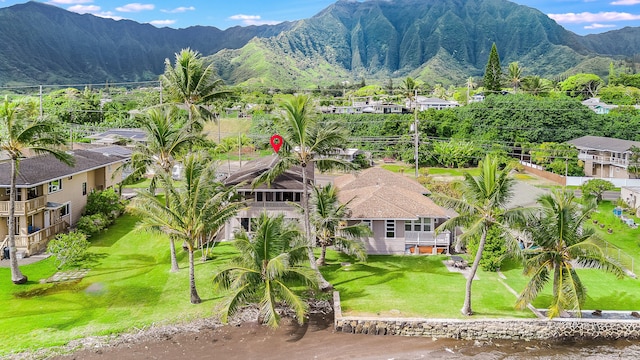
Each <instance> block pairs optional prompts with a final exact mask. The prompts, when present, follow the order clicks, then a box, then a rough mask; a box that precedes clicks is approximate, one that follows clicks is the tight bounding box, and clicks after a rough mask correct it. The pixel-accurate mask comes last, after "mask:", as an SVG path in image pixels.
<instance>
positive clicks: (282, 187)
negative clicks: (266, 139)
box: [223, 155, 314, 239]
mask: <svg viewBox="0 0 640 360" xmlns="http://www.w3.org/2000/svg"><path fill="white" fill-rule="evenodd" d="M277 160H278V157H277V156H276V155H271V156H267V157H263V158H260V159H257V160H253V161H249V162H248V163H246V164H244V165H243V166H242V168H240V169H239V170H238V171H236V172H234V173H232V174H231V175H230V176H229V177H228V178H227V179H225V180H224V181H223V182H224V184H225V185H240V187H239V190H238V191H239V193H240V194H241V195H242V196H243V198H244V199H245V200H246V201H247V207H246V208H245V209H242V210H241V211H240V212H239V213H238V215H237V216H236V217H235V218H234V219H231V220H230V221H229V222H228V223H227V224H226V226H225V231H224V238H225V239H231V238H233V234H234V233H235V232H236V231H239V230H240V229H244V230H246V231H248V232H251V231H252V229H251V227H252V220H253V219H256V218H258V217H259V216H260V213H262V212H265V211H266V212H267V213H269V214H272V215H279V214H284V217H285V218H287V219H301V218H302V213H301V212H300V210H298V208H297V207H296V206H295V205H294V204H301V202H302V168H301V167H299V166H294V167H292V168H291V169H289V170H287V171H285V172H284V174H282V175H280V176H278V177H277V178H276V179H275V180H274V181H273V182H271V183H270V184H261V185H260V186H258V187H256V188H252V186H251V183H252V181H253V180H254V179H256V178H257V177H259V176H260V175H262V174H263V173H264V172H265V171H267V170H269V169H271V168H272V167H273V166H274V165H275V163H276V161H277ZM306 171H307V179H308V180H307V181H308V182H309V187H308V188H309V189H311V186H313V182H314V173H313V166H309V167H307V168H306Z"/></svg>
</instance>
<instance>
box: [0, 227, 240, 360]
mask: <svg viewBox="0 0 640 360" xmlns="http://www.w3.org/2000/svg"><path fill="white" fill-rule="evenodd" d="M135 222H136V219H135V218H134V217H132V216H130V215H124V216H123V217H121V218H120V219H118V221H117V223H116V225H115V226H113V227H112V228H111V229H110V230H108V231H107V232H105V233H103V234H101V235H99V236H96V237H95V238H93V239H92V247H91V249H90V250H91V255H92V260H91V262H90V264H87V265H89V266H88V267H90V268H91V271H90V272H89V273H88V274H87V276H86V277H85V278H84V279H82V280H80V281H69V282H63V283H56V284H51V283H47V284H40V283H39V282H40V280H41V279H46V278H48V277H50V276H51V275H53V274H54V273H55V272H56V269H55V266H54V265H53V260H52V259H51V258H50V259H47V260H45V261H41V262H39V263H36V264H32V265H28V266H24V267H22V271H23V272H24V273H25V274H26V275H27V276H28V277H29V283H28V284H27V285H24V286H16V285H13V284H12V283H11V282H10V278H11V277H10V273H9V269H7V268H2V269H0V278H2V279H4V281H3V282H2V283H0V302H1V303H2V304H4V306H3V307H4V309H5V311H3V312H2V313H1V314H0V338H2V339H3V341H2V342H1V343H0V356H1V355H2V354H6V353H8V352H15V351H22V350H26V349H34V348H40V347H44V346H53V345H59V344H64V343H66V342H68V341H69V340H72V339H74V338H80V337H84V336H89V335H103V334H110V333H116V332H122V331H126V330H128V329H132V328H134V327H137V328H141V327H144V326H148V325H151V324H154V323H155V324H158V323H170V322H177V321H184V320H188V319H192V318H197V317H207V316H211V315H212V309H213V306H214V303H215V298H216V297H215V296H214V294H213V291H212V289H211V286H210V279H211V274H212V272H213V270H214V268H215V266H216V264H220V263H221V261H212V262H208V263H200V262H199V261H198V262H197V264H196V276H197V284H198V286H199V288H198V290H199V293H200V296H201V297H202V298H203V300H204V302H203V303H202V304H200V305H191V304H190V302H189V284H188V269H187V259H186V253H185V252H183V251H182V250H179V255H180V256H179V261H180V267H181V270H180V272H179V273H177V274H171V273H169V268H170V264H169V245H168V244H169V243H168V240H167V238H166V237H164V236H151V235H149V234H147V233H140V232H137V231H132V229H133V227H134V225H135ZM178 248H179V244H178ZM215 253H216V254H217V256H218V259H219V260H224V259H225V258H228V257H229V256H231V254H232V246H230V245H228V244H224V245H220V246H219V248H217V249H216V251H215Z"/></svg>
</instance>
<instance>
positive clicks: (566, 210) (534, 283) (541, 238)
mask: <svg viewBox="0 0 640 360" xmlns="http://www.w3.org/2000/svg"><path fill="white" fill-rule="evenodd" d="M538 203H539V204H540V205H541V207H542V210H541V211H540V212H539V215H538V217H537V219H536V221H535V222H534V225H533V226H532V227H531V228H530V229H529V231H528V232H529V233H530V237H531V239H532V240H533V243H534V244H535V245H536V246H535V247H532V248H531V249H529V250H526V252H525V254H524V255H525V257H526V261H525V265H524V274H525V275H527V276H531V280H529V283H527V286H526V287H525V288H524V290H523V291H522V293H521V294H520V296H519V297H518V301H517V303H516V305H517V307H518V308H524V307H525V306H527V305H528V304H529V303H530V302H531V301H533V300H534V299H535V298H536V297H537V296H538V294H539V293H540V291H542V289H543V288H544V286H545V285H546V284H547V283H548V282H549V281H550V280H551V279H553V280H552V281H553V300H552V302H551V304H550V306H549V312H548V316H549V317H550V318H553V317H556V316H560V315H562V314H563V313H564V312H565V311H567V310H573V311H577V312H578V315H579V313H580V310H581V309H582V306H583V305H584V301H585V300H586V288H585V287H584V285H583V284H582V281H581V280H580V278H579V277H578V274H577V272H576V267H584V268H595V269H600V270H604V271H607V272H610V273H613V274H615V275H616V276H617V277H619V278H621V277H623V276H624V270H623V269H622V267H621V266H620V265H619V264H618V263H616V262H615V261H613V260H612V259H610V258H608V257H607V256H606V254H605V253H604V251H603V250H602V247H601V245H602V241H601V240H600V239H598V237H597V236H596V234H595V231H594V230H593V228H591V227H588V226H584V225H585V221H586V220H587V219H588V218H589V214H591V213H592V212H593V211H595V209H596V204H595V202H594V201H593V198H591V199H588V200H587V201H583V202H582V203H581V204H580V203H578V202H577V201H576V199H575V195H574V192H573V191H568V190H566V189H558V190H555V191H554V192H553V193H552V194H545V195H543V196H541V197H540V198H539V199H538Z"/></svg>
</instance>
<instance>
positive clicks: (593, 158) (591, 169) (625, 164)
mask: <svg viewBox="0 0 640 360" xmlns="http://www.w3.org/2000/svg"><path fill="white" fill-rule="evenodd" d="M567 143H569V144H572V145H574V146H575V147H576V148H577V149H578V150H579V151H580V153H579V154H578V159H580V160H582V161H584V174H585V175H586V176H589V177H598V178H612V179H629V178H631V177H632V175H631V174H630V173H629V171H628V169H629V165H630V160H631V150H630V149H631V147H633V146H636V147H640V141H631V140H622V139H614V138H607V137H601V136H583V137H580V138H577V139H573V140H569V141H567Z"/></svg>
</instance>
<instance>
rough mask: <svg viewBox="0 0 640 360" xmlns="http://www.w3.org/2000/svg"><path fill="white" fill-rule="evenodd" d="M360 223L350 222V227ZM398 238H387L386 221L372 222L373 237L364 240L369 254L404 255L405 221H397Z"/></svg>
mask: <svg viewBox="0 0 640 360" xmlns="http://www.w3.org/2000/svg"><path fill="white" fill-rule="evenodd" d="M359 222H360V221H349V223H350V224H349V225H353V224H357V223H359ZM395 225H396V236H395V237H394V238H387V237H386V220H372V221H371V227H372V229H371V230H372V232H373V235H372V236H370V237H367V238H363V239H362V241H363V242H364V246H365V248H366V250H367V254H372V255H380V254H396V255H399V254H404V253H405V243H404V221H398V220H395Z"/></svg>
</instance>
